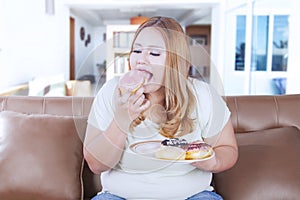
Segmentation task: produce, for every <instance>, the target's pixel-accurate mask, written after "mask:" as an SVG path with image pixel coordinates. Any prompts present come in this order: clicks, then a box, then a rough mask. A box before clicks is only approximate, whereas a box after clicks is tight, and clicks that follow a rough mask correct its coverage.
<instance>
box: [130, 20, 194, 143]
mask: <svg viewBox="0 0 300 200" xmlns="http://www.w3.org/2000/svg"><path fill="white" fill-rule="evenodd" d="M147 27H155V28H157V30H158V31H159V32H160V33H161V35H162V37H163V39H164V41H165V45H166V67H165V78H164V83H163V84H164V87H165V110H166V114H167V120H166V121H165V122H164V123H162V124H161V125H160V134H162V135H163V136H165V137H168V138H174V137H178V136H182V135H186V134H189V133H191V132H192V131H193V129H194V119H192V118H191V113H192V111H193V110H194V107H195V102H196V100H195V96H194V94H193V92H192V87H191V85H190V84H189V82H188V71H189V68H190V65H191V62H190V51H189V46H188V42H187V41H188V40H187V37H186V35H185V34H184V31H183V29H182V27H181V26H180V24H179V23H178V22H177V21H176V20H174V19H172V18H168V17H152V18H150V19H149V20H147V21H146V22H144V23H143V24H142V25H141V26H140V27H139V28H138V30H137V31H136V34H135V36H134V38H133V43H132V46H131V50H132V49H133V44H134V41H135V40H136V38H137V36H138V35H139V33H140V32H141V31H142V30H143V29H144V28H147ZM141 119H142V120H143V119H144V118H143V117H138V118H137V119H136V120H134V122H133V124H134V125H138V124H140V121H141Z"/></svg>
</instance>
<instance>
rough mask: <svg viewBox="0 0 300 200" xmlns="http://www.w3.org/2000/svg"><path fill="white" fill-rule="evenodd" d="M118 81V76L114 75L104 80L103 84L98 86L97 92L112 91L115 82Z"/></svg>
mask: <svg viewBox="0 0 300 200" xmlns="http://www.w3.org/2000/svg"><path fill="white" fill-rule="evenodd" d="M118 82H119V78H118V77H114V78H112V79H110V80H108V81H106V82H105V83H104V84H103V86H102V87H101V88H100V90H99V93H103V92H104V93H107V92H109V93H112V91H113V90H114V89H115V88H116V86H117V84H118Z"/></svg>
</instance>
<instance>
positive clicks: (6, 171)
mask: <svg viewBox="0 0 300 200" xmlns="http://www.w3.org/2000/svg"><path fill="white" fill-rule="evenodd" d="M75 122H76V123H75ZM84 123H86V119H83V118H77V119H76V120H75V121H74V119H73V117H62V116H54V115H47V114H32V115H27V114H21V113H16V112H12V111H3V112H0V183H1V186H0V199H6V200H10V199H13V200H18V199H20V200H21V199H22V200H27V199H28V200H29V199H30V200H32V199H43V200H50V199H51V200H52V199H64V200H69V199H70V200H71V199H72V200H73V199H74V200H75V199H76V200H77V199H82V198H83V189H82V188H83V186H82V170H83V163H84V159H83V155H82V137H83V133H84V131H85V130H84V129H85V128H82V127H85V125H84Z"/></svg>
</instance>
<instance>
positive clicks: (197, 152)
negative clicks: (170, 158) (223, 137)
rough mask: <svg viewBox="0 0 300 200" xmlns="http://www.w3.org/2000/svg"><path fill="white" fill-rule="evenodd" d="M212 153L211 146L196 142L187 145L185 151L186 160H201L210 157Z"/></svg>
mask: <svg viewBox="0 0 300 200" xmlns="http://www.w3.org/2000/svg"><path fill="white" fill-rule="evenodd" d="M212 153H213V149H212V146H211V145H209V144H207V143H204V142H196V143H191V144H189V145H188V147H187V149H186V156H185V159H186V160H194V159H203V158H207V157H210V156H211V155H212Z"/></svg>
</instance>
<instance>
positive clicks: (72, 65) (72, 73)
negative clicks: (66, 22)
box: [69, 17, 75, 80]
mask: <svg viewBox="0 0 300 200" xmlns="http://www.w3.org/2000/svg"><path fill="white" fill-rule="evenodd" d="M69 71H70V77H69V78H70V80H75V19H74V18H72V17H70V68H69Z"/></svg>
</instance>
